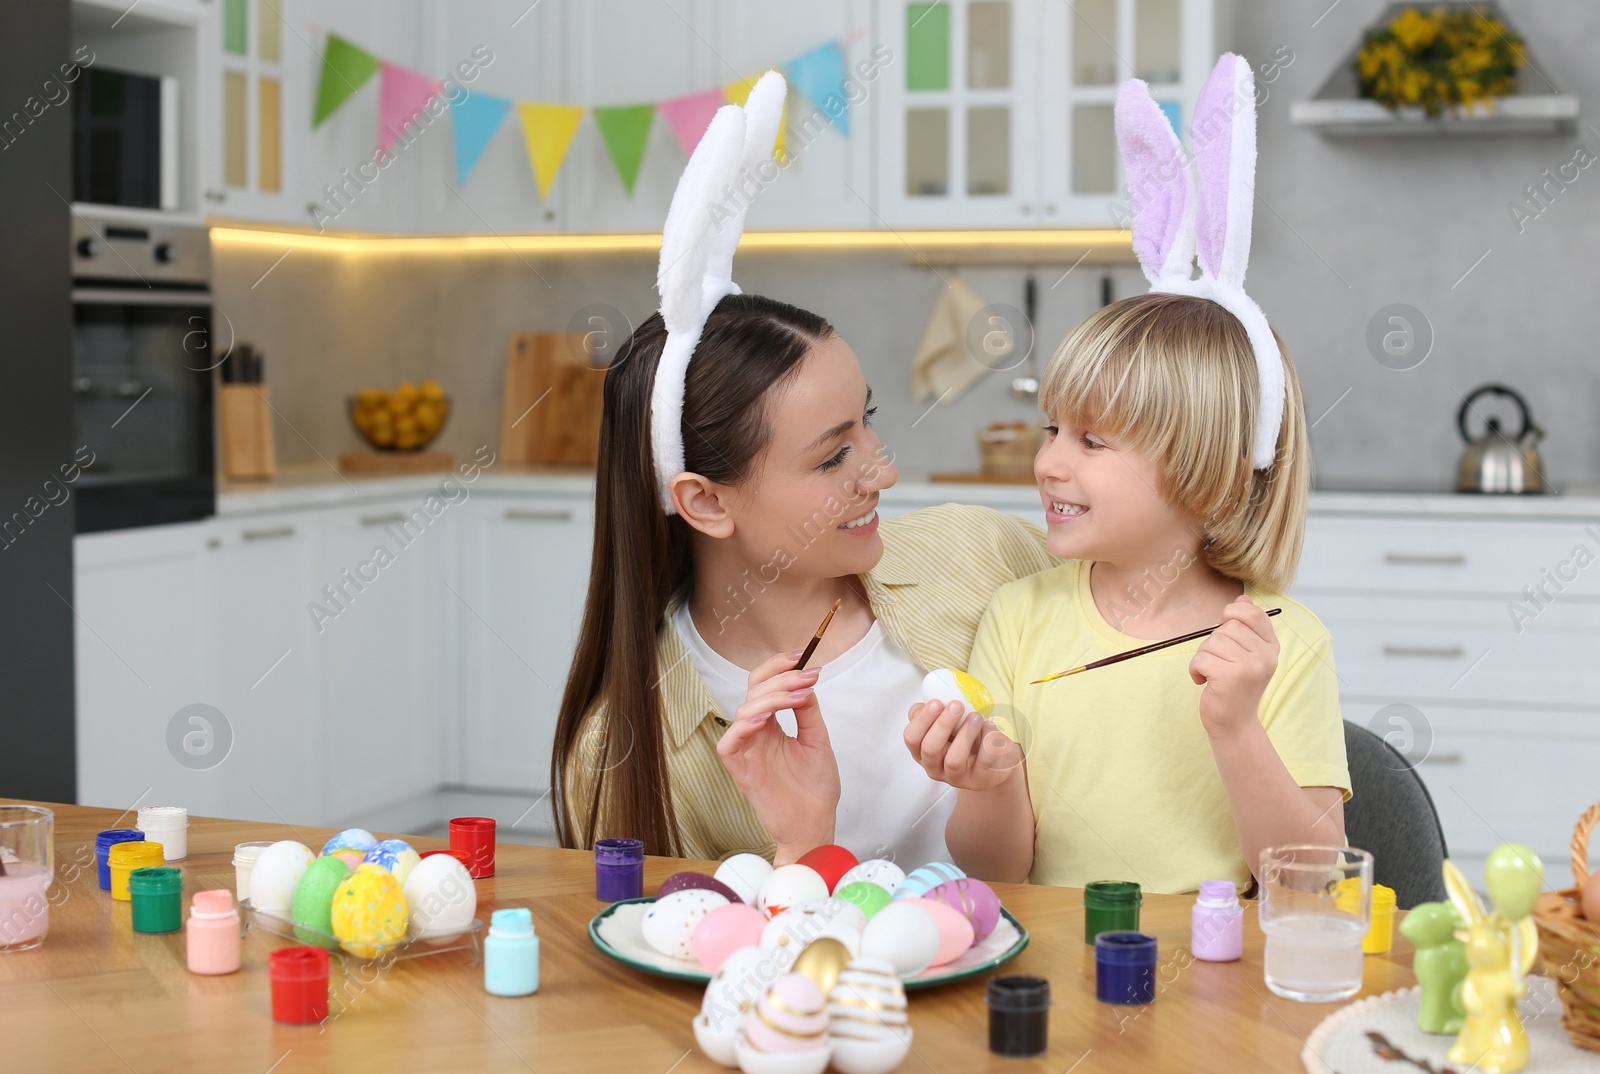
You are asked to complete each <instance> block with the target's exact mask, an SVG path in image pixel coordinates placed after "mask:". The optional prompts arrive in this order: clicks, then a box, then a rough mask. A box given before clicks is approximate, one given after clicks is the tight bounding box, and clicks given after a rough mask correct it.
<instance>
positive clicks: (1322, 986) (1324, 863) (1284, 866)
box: [1256, 846, 1372, 1003]
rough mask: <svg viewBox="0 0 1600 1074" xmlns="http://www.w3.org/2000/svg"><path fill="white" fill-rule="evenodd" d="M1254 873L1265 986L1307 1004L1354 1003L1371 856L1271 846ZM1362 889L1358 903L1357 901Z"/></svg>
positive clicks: (1358, 987)
mask: <svg viewBox="0 0 1600 1074" xmlns="http://www.w3.org/2000/svg"><path fill="white" fill-rule="evenodd" d="M1256 875H1257V878H1258V880H1259V881H1260V886H1261V908H1260V919H1261V931H1262V932H1263V933H1265V934H1266V937H1267V947H1266V954H1265V963H1266V980H1267V987H1268V988H1270V989H1272V991H1273V992H1275V993H1277V994H1278V995H1280V996H1283V997H1285V998H1286V999H1294V1000H1299V1001H1300V1002H1302V1003H1329V1002H1333V1001H1335V1000H1341V999H1349V998H1350V997H1351V996H1353V995H1355V994H1356V993H1357V992H1359V991H1361V968H1362V956H1361V937H1363V936H1365V935H1366V933H1367V923H1368V921H1369V920H1370V917H1371V912H1372V855H1371V854H1368V853H1367V852H1366V851H1365V850H1357V849H1355V848H1354V847H1319V846H1281V847H1268V848H1267V849H1266V850H1263V851H1262V852H1261V868H1260V871H1259V872H1258V873H1257V874H1256ZM1357 890H1359V893H1360V899H1359V900H1357V899H1356V898H1354V897H1353V896H1354V894H1355V893H1356V891H1357Z"/></svg>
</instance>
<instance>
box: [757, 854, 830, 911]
mask: <svg viewBox="0 0 1600 1074" xmlns="http://www.w3.org/2000/svg"><path fill="white" fill-rule="evenodd" d="M827 897H828V882H827V881H826V880H824V879H822V874H820V873H818V872H817V871H816V870H815V869H813V868H812V867H811V866H809V865H801V864H800V863H799V862H795V863H794V864H792V865H780V866H779V867H778V868H776V869H774V870H772V872H771V874H770V875H769V876H768V877H767V878H766V879H765V880H763V881H762V882H761V888H760V890H759V891H757V892H756V900H755V906H756V909H757V910H760V911H761V912H762V913H764V914H766V915H767V916H768V917H776V916H777V915H778V914H781V913H783V912H784V911H785V910H787V909H788V908H789V907H791V906H799V905H800V904H801V903H803V902H810V901H811V900H812V899H826V898H827Z"/></svg>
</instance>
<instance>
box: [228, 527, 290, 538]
mask: <svg viewBox="0 0 1600 1074" xmlns="http://www.w3.org/2000/svg"><path fill="white" fill-rule="evenodd" d="M239 536H240V537H242V538H244V539H245V540H247V541H273V540H276V539H278V538H279V537H293V536H294V527H293V526H274V527H273V528H272V529H270V530H244V531H243V532H241V533H240V534H239Z"/></svg>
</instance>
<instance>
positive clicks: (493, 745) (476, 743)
mask: <svg viewBox="0 0 1600 1074" xmlns="http://www.w3.org/2000/svg"><path fill="white" fill-rule="evenodd" d="M468 509H469V510H470V512H471V514H470V515H469V516H468V517H467V524H468V526H469V528H470V533H469V535H468V536H467V537H466V539H465V540H464V541H463V546H462V567H463V569H464V577H463V585H464V588H463V589H462V591H461V592H460V593H459V594H457V595H452V598H451V599H452V600H454V601H455V602H456V605H457V619H458V622H459V623H460V639H461V642H460V646H461V650H460V651H461V661H462V688H463V693H462V705H463V708H464V713H465V715H464V719H463V728H462V731H463V734H464V736H465V743H464V745H463V747H462V756H463V767H464V770H465V771H464V777H465V779H464V781H465V782H466V783H467V784H468V785H470V786H474V787H479V788H495V789H506V790H514V791H531V792H539V791H543V790H544V789H546V788H548V787H549V785H550V752H551V742H552V740H553V737H554V734H555V720H556V714H557V710H558V708H559V706H560V703H561V692H562V690H563V688H564V687H565V685H566V679H567V671H568V669H569V667H570V665H571V661H572V652H573V648H574V646H575V644H576V642H577V636H578V624H579V620H580V618H581V616H582V614H583V603H584V596H585V592H586V589H587V586H588V580H589V556H590V550H591V548H592V543H593V531H594V508H593V503H592V501H591V499H590V498H588V497H582V498H580V497H572V498H565V497H547V496H539V497H528V498H520V497H518V498H511V497H489V496H484V495H482V494H479V495H475V496H474V497H473V499H472V501H471V502H470V503H469V504H468ZM544 808H545V809H546V810H547V809H548V803H546V804H545V807H544ZM526 824H527V822H525V826H526Z"/></svg>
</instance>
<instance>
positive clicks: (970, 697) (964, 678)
mask: <svg viewBox="0 0 1600 1074" xmlns="http://www.w3.org/2000/svg"><path fill="white" fill-rule="evenodd" d="M922 700H924V701H943V702H945V703H946V704H949V703H950V702H952V701H959V702H961V703H962V704H963V705H965V706H967V708H969V709H973V710H974V711H976V712H977V713H978V715H980V716H989V715H991V714H993V712H994V695H993V694H991V693H990V692H989V688H988V687H987V686H985V685H983V683H981V682H979V681H978V680H977V679H974V678H973V677H972V676H971V675H968V674H967V673H966V672H965V671H957V670H956V669H955V668H936V669H934V670H933V671H930V672H928V674H927V675H926V676H924V677H923V680H922Z"/></svg>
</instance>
